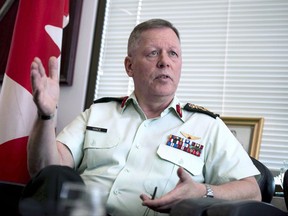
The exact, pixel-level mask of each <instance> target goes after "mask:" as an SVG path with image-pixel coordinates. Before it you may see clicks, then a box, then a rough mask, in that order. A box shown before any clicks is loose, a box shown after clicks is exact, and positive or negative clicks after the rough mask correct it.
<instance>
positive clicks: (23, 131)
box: [0, 0, 69, 183]
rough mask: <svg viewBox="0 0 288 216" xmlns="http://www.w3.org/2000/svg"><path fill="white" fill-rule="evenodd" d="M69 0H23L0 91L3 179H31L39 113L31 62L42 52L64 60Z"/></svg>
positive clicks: (43, 57)
mask: <svg viewBox="0 0 288 216" xmlns="http://www.w3.org/2000/svg"><path fill="white" fill-rule="evenodd" d="M68 9H69V1H68V0H49V1H39V0H30V1H25V0H22V1H21V0H20V2H19V7H18V13H17V17H16V21H15V26H14V32H13V38H12V42H11V47H10V52H9V57H8V62H7V66H6V71H5V75H4V80H3V85H2V89H1V95H0V180H2V181H11V182H17V183H27V182H28V180H29V179H30V176H29V174H28V171H27V151H26V148H27V141H28V137H29V135H30V132H31V129H32V126H33V123H34V120H35V118H36V116H37V110H36V106H35V104H34V102H33V97H32V88H31V83H30V66H31V63H32V61H33V59H34V57H36V56H38V57H39V58H40V59H41V60H42V62H43V64H44V67H45V69H46V72H48V65H47V64H48V59H49V57H50V56H56V57H57V58H58V61H59V63H60V55H61V44H62V31H63V27H64V24H67V20H68V19H67V18H68Z"/></svg>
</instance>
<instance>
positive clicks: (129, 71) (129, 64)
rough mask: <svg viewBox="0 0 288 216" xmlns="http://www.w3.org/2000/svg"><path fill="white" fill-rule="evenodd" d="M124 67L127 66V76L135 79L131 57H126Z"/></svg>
mask: <svg viewBox="0 0 288 216" xmlns="http://www.w3.org/2000/svg"><path fill="white" fill-rule="evenodd" d="M124 65H125V69H126V73H127V75H128V76H129V77H133V69H132V59H131V57H130V56H126V58H125V60H124Z"/></svg>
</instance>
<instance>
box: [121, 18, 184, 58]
mask: <svg viewBox="0 0 288 216" xmlns="http://www.w3.org/2000/svg"><path fill="white" fill-rule="evenodd" d="M155 28H170V29H172V30H173V31H174V32H175V34H176V36H177V37H178V39H179V41H180V35H179V32H178V30H177V29H176V28H175V27H174V26H173V24H172V23H170V22H169V21H167V20H163V19H150V20H147V21H145V22H142V23H140V24H138V25H137V26H135V28H134V29H133V31H132V32H131V34H130V37H129V39H128V48H127V52H128V55H131V52H132V50H133V49H134V48H135V47H136V44H137V43H138V42H139V39H140V37H141V34H142V32H144V31H146V30H149V29H155Z"/></svg>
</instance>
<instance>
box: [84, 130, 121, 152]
mask: <svg viewBox="0 0 288 216" xmlns="http://www.w3.org/2000/svg"><path fill="white" fill-rule="evenodd" d="M90 128H91V127H90ZM119 142H120V138H119V136H118V135H117V134H115V133H113V132H109V131H106V132H102V131H96V130H91V129H86V135H85V141H84V149H90V148H91V149H111V148H115V147H116V146H117V145H118V144H119Z"/></svg>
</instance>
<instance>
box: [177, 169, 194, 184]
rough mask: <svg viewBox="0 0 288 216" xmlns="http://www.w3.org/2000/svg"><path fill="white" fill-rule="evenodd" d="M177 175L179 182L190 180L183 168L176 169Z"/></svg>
mask: <svg viewBox="0 0 288 216" xmlns="http://www.w3.org/2000/svg"><path fill="white" fill-rule="evenodd" d="M177 175H178V177H179V180H180V182H185V181H189V180H191V176H190V175H189V174H188V173H187V172H186V171H185V170H184V168H183V167H179V168H178V170H177Z"/></svg>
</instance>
